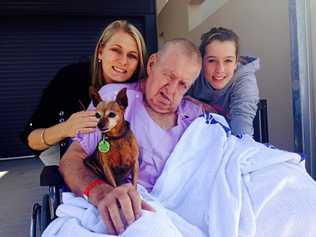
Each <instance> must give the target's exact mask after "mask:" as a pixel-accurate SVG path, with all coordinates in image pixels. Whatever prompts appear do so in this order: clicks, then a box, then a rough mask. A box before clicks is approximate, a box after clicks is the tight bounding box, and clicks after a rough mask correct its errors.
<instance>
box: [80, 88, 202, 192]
mask: <svg viewBox="0 0 316 237" xmlns="http://www.w3.org/2000/svg"><path fill="white" fill-rule="evenodd" d="M124 87H126V88H127V89H128V90H127V96H128V107H127V109H126V111H125V119H126V120H127V121H129V122H130V127H131V129H132V131H133V132H134V134H135V136H136V140H137V143H138V145H139V148H140V161H141V162H140V170H139V181H138V183H139V184H141V185H143V186H144V187H145V188H146V189H147V190H148V191H151V189H152V187H153V185H154V184H155V182H156V179H157V178H158V177H159V175H160V174H161V172H162V169H163V167H164V165H165V163H166V161H167V159H168V157H169V155H170V154H171V152H172V150H173V148H174V147H175V145H176V144H177V142H178V141H179V139H180V137H181V135H182V134H183V132H184V131H185V129H186V128H187V127H188V126H189V125H190V123H191V122H192V121H193V120H194V119H195V118H196V117H198V116H199V115H200V114H201V113H202V109H201V108H200V107H199V106H197V105H195V104H193V103H192V102H190V101H188V100H183V101H182V103H181V104H180V106H179V107H178V110H177V115H178V120H177V125H176V126H175V127H173V128H171V129H169V130H168V131H166V130H164V129H162V128H160V127H159V126H158V125H157V124H156V123H155V122H154V121H153V120H152V119H151V117H150V116H149V114H148V113H147V111H146V109H145V107H144V101H143V94H142V93H141V91H140V87H139V83H130V84H127V83H124V84H109V85H106V86H104V87H102V88H101V89H100V91H99V93H100V95H101V97H102V99H103V100H114V99H115V97H116V95H117V93H118V91H119V90H120V89H122V88H124ZM89 109H91V110H93V109H94V107H93V106H92V105H90V106H89ZM100 139H101V133H100V131H99V130H98V129H97V130H96V132H93V133H89V134H84V135H81V136H80V137H76V139H75V140H77V141H79V142H80V144H81V146H82V148H83V149H84V150H85V152H86V153H87V155H91V154H92V153H93V152H94V151H95V149H96V147H97V144H98V142H99V141H100Z"/></svg>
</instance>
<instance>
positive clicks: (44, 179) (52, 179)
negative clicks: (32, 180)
mask: <svg viewBox="0 0 316 237" xmlns="http://www.w3.org/2000/svg"><path fill="white" fill-rule="evenodd" d="M63 184H64V179H63V177H62V176H61V174H60V173H59V170H58V166H57V165H51V166H45V167H44V168H43V170H42V172H41V177H40V185H41V186H61V185H63Z"/></svg>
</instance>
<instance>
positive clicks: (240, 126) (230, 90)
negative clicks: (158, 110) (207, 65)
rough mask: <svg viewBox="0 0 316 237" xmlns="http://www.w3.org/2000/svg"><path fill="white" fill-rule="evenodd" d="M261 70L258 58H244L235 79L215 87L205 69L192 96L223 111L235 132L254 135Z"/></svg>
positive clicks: (194, 86)
mask: <svg viewBox="0 0 316 237" xmlns="http://www.w3.org/2000/svg"><path fill="white" fill-rule="evenodd" d="M258 69H259V59H258V58H253V57H245V56H243V57H240V62H239V63H238V65H237V69H236V71H235V74H234V76H233V78H232V80H231V81H230V82H229V83H228V84H227V85H226V86H225V88H223V89H221V90H215V89H214V88H213V87H212V86H211V85H210V84H209V83H208V81H207V80H206V79H205V77H204V74H203V70H202V71H201V74H200V76H199V77H198V79H197V80H196V81H195V83H194V84H193V85H192V87H191V88H190V90H189V91H188V95H190V96H192V97H193V98H195V99H198V100H201V101H203V102H205V103H208V104H210V105H212V106H213V107H214V108H215V109H216V110H217V111H218V113H219V114H221V115H223V116H225V118H226V119H227V120H228V123H229V124H230V126H231V129H232V133H233V134H234V135H237V134H244V133H247V134H250V135H253V119H254V117H255V116H256V111H257V103H258V101H259V91H258V86H257V80H256V76H255V72H256V71H257V70H258Z"/></svg>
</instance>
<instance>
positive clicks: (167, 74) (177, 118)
mask: <svg viewBox="0 0 316 237" xmlns="http://www.w3.org/2000/svg"><path fill="white" fill-rule="evenodd" d="M200 69H201V56H200V53H199V51H198V50H197V48H196V47H195V46H194V44H193V43H191V42H190V41H188V40H186V39H175V40H172V41H169V42H167V43H166V44H165V45H164V46H163V47H162V49H161V50H159V52H158V53H155V54H152V55H151V56H150V57H149V60H148V64H147V75H148V76H147V78H146V79H145V80H142V81H140V83H136V84H130V85H127V84H115V85H114V84H113V85H107V86H105V87H104V88H102V89H101V90H100V94H101V96H102V97H103V98H108V97H109V96H110V97H111V95H113V91H114V92H117V91H119V90H120V89H121V88H123V87H128V89H129V90H128V97H129V107H128V109H127V112H126V119H127V120H128V121H129V122H130V124H131V129H132V130H133V131H134V133H135V135H136V138H137V141H138V143H139V146H140V151H141V159H142V162H141V165H140V174H139V175H140V180H139V183H140V184H142V185H143V186H144V187H145V188H146V189H147V190H149V191H150V190H151V188H152V186H153V185H154V183H155V180H156V178H157V177H158V176H159V175H160V173H161V171H162V168H163V166H164V163H165V161H166V160H167V159H168V157H169V155H170V153H171V151H172V150H173V148H174V146H175V145H176V143H177V141H178V140H179V138H180V136H181V135H182V133H183V132H184V131H185V129H186V127H187V126H188V125H189V124H190V123H191V121H192V120H194V119H195V118H196V117H197V116H198V115H200V114H201V113H202V111H201V108H200V107H199V106H197V105H195V104H192V103H191V102H190V101H186V100H183V96H184V94H185V93H186V92H187V90H188V89H189V88H190V86H191V85H192V84H193V82H194V80H195V79H196V78H197V76H198V75H199V72H200ZM107 96H108V97H107ZM112 98H113V97H112ZM99 138H100V134H98V132H96V133H92V134H89V135H86V136H84V137H83V140H82V141H80V142H74V143H73V144H72V145H71V146H70V147H69V149H68V151H67V152H66V154H65V155H64V157H63V158H62V160H61V164H60V171H61V173H62V175H63V177H64V179H65V181H66V183H67V185H68V186H69V187H70V189H71V190H72V191H73V192H74V193H76V194H77V195H80V196H82V195H83V193H84V192H85V190H87V189H88V190H89V195H88V200H89V202H91V203H93V204H94V205H95V206H96V207H98V209H99V211H100V213H101V215H102V218H103V220H104V223H105V224H106V226H107V228H108V233H111V234H115V233H121V232H123V231H124V223H125V222H127V223H128V224H131V223H132V222H134V221H135V219H137V217H139V216H140V213H141V208H144V209H147V210H152V208H151V207H150V206H149V205H147V204H146V203H145V202H142V201H141V199H140V196H139V194H138V192H137V191H136V189H135V188H134V187H133V186H132V185H130V184H125V185H122V186H119V187H117V188H113V187H112V186H110V185H108V184H106V183H104V182H98V181H96V180H97V177H96V176H95V175H94V174H93V173H91V172H90V170H88V169H87V168H86V167H85V166H84V164H83V159H85V158H86V157H87V156H88V155H90V154H92V153H93V151H94V149H95V148H96V145H97V141H98V139H99ZM120 212H121V213H122V215H121V214H120Z"/></svg>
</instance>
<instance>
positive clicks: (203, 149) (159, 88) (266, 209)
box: [43, 39, 316, 237]
mask: <svg viewBox="0 0 316 237" xmlns="http://www.w3.org/2000/svg"><path fill="white" fill-rule="evenodd" d="M200 68H201V56H200V54H199V52H198V50H197V49H196V47H195V46H194V45H193V44H192V43H191V42H190V41H188V40H185V39H176V40H172V41H169V42H167V43H166V44H165V45H164V46H163V47H162V49H161V50H159V52H158V53H156V54H153V55H151V56H150V58H149V60H148V64H147V74H148V75H147V78H146V79H145V80H142V81H140V82H138V83H134V84H112V85H107V86H105V87H103V88H102V89H101V90H100V91H99V92H100V94H101V96H102V98H103V99H113V98H115V96H116V93H117V92H118V91H119V90H120V89H121V88H123V87H128V91H127V95H128V100H129V106H128V108H127V110H126V112H125V117H126V119H127V120H128V121H129V122H130V126H131V129H132V130H133V132H134V134H135V135H136V139H137V141H138V144H139V146H140V154H141V157H140V158H141V159H142V162H141V164H140V171H139V184H140V185H139V186H138V187H137V190H136V189H135V187H134V186H132V185H131V184H124V185H121V186H119V187H117V188H113V187H111V186H110V185H108V184H106V183H104V182H103V181H100V180H99V179H97V177H96V176H95V175H94V174H92V173H91V172H90V171H89V170H88V169H87V168H86V167H85V166H84V164H83V160H84V159H85V158H86V157H87V156H89V155H90V154H92V153H93V152H94V150H95V148H96V146H97V144H98V142H99V141H100V138H101V135H100V132H99V131H97V132H95V133H90V134H86V135H82V136H81V137H78V138H77V141H75V142H74V143H73V144H72V145H71V146H70V148H69V149H68V151H67V152H66V154H65V155H64V157H63V159H62V161H61V164H60V171H61V173H62V174H63V176H64V179H65V181H66V183H67V184H68V186H69V187H70V189H71V190H72V191H73V192H74V193H75V194H77V196H73V194H71V193H70V194H69V193H68V196H66V194H64V199H63V202H64V203H63V205H61V206H60V207H59V208H58V210H57V215H58V216H59V217H60V218H57V219H56V220H55V221H54V222H53V223H52V224H50V225H49V226H48V228H47V229H46V231H45V232H44V235H43V236H45V237H46V236H70V235H75V236H76V237H80V236H85V237H86V236H91V237H92V236H93V237H96V236H104V234H105V233H107V234H121V235H120V236H128V237H134V236H149V237H156V236H157V237H160V236H172V237H178V236H179V237H181V236H185V237H191V236H193V235H194V236H196V237H204V236H224V237H226V236H229V237H238V236H256V237H260V236H278V237H280V236H284V237H288V236H316V225H315V218H316V184H315V182H314V181H313V180H312V179H311V178H310V177H309V175H308V174H307V173H306V171H305V170H304V168H303V167H302V166H301V161H300V157H299V156H298V155H297V154H295V153H291V152H286V151H281V150H278V149H271V148H268V147H266V146H265V145H263V144H261V143H256V142H255V141H254V140H253V139H252V138H251V137H250V136H248V135H245V136H239V137H236V136H233V135H231V131H230V129H229V127H228V125H227V122H226V121H225V119H224V118H223V117H221V116H219V115H216V114H208V113H205V114H204V116H202V117H200V116H199V115H200V114H202V109H201V107H200V106H198V105H196V104H193V103H192V102H190V101H187V100H186V99H183V95H184V94H185V93H186V91H187V90H188V88H189V87H190V86H191V85H192V83H193V81H194V80H195V78H197V76H198V74H199V71H200ZM197 117H199V118H197ZM193 120H194V121H193ZM82 196H85V198H86V199H88V201H89V202H87V201H85V200H84V199H83V198H82ZM145 201H146V202H145ZM149 204H150V205H149ZM95 207H97V209H96V208H95ZM152 207H154V209H153V208H152ZM97 210H98V211H97ZM100 216H101V217H100ZM140 216H141V217H140ZM138 217H140V218H138ZM101 219H102V220H101ZM107 236H110V235H107ZM111 236H112V235H111Z"/></svg>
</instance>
